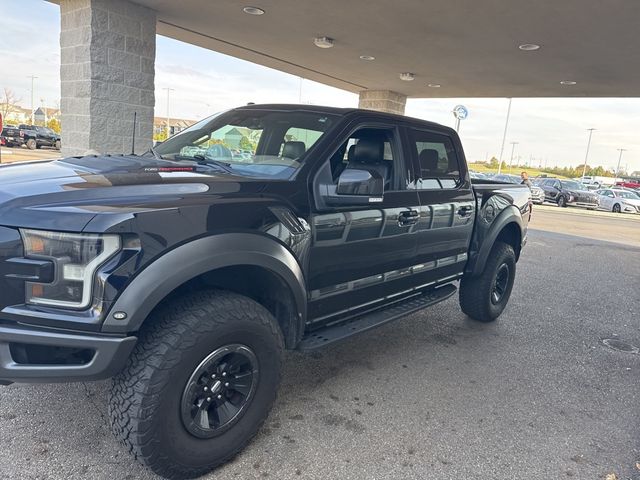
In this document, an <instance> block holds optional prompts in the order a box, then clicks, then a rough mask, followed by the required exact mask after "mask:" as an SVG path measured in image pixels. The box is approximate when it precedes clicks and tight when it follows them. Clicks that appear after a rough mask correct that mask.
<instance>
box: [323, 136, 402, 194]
mask: <svg viewBox="0 0 640 480" xmlns="http://www.w3.org/2000/svg"><path fill="white" fill-rule="evenodd" d="M395 144H396V131H395V130H394V129H384V128H361V129H359V130H356V131H355V132H354V133H352V134H351V135H350V136H349V138H348V139H347V140H345V141H344V142H343V143H342V145H341V146H340V147H339V148H338V150H337V151H336V152H335V153H334V154H333V155H332V157H331V159H330V164H331V175H332V177H333V180H334V182H335V183H337V181H338V178H339V177H340V174H341V173H342V172H343V171H345V170H346V169H359V170H369V171H375V172H376V173H377V174H379V175H380V176H381V177H382V180H383V184H384V191H385V192H386V191H390V190H405V189H406V188H407V185H406V184H407V182H411V181H413V179H412V178H411V177H412V174H411V171H409V170H408V169H407V170H406V171H405V169H406V166H405V165H404V163H403V162H402V161H401V160H402V159H401V158H400V155H399V154H398V152H397V151H396V148H395V147H394V145H395Z"/></svg>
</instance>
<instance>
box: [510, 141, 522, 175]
mask: <svg viewBox="0 0 640 480" xmlns="http://www.w3.org/2000/svg"><path fill="white" fill-rule="evenodd" d="M518 143H520V142H511V158H510V159H509V174H511V164H512V163H513V153H514V152H515V149H516V145H518Z"/></svg>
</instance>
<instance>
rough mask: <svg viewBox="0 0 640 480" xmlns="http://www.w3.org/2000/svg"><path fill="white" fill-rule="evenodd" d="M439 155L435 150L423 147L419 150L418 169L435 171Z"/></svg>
mask: <svg viewBox="0 0 640 480" xmlns="http://www.w3.org/2000/svg"><path fill="white" fill-rule="evenodd" d="M439 159H440V155H439V154H438V151H437V150H434V149H432V148H425V149H424V150H422V151H421V152H420V157H419V160H420V169H421V170H428V171H433V172H435V171H436V170H438V160H439Z"/></svg>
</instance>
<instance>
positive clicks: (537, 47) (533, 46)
mask: <svg viewBox="0 0 640 480" xmlns="http://www.w3.org/2000/svg"><path fill="white" fill-rule="evenodd" d="M518 48H519V49H520V50H524V51H525V52H533V51H534V50H540V45H536V44H535V43H523V44H522V45H519V46H518Z"/></svg>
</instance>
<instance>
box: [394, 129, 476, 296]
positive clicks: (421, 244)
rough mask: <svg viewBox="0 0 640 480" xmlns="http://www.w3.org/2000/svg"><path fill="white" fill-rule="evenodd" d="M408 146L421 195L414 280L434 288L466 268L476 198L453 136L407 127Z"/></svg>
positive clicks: (416, 183) (416, 184)
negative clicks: (416, 171) (414, 163)
mask: <svg viewBox="0 0 640 480" xmlns="http://www.w3.org/2000/svg"><path fill="white" fill-rule="evenodd" d="M407 134H408V135H407V140H406V141H407V151H409V152H410V153H411V155H412V156H413V158H414V159H415V160H416V165H417V170H418V175H417V176H418V178H417V181H416V182H415V187H414V188H416V190H417V192H418V195H419V199H420V220H419V222H418V224H417V225H416V227H415V233H416V238H417V251H416V262H415V263H416V264H417V266H416V267H414V275H415V281H416V282H417V285H418V286H424V287H429V286H432V285H437V284H438V283H442V282H447V281H451V280H452V279H454V278H457V277H458V276H459V275H461V274H462V273H463V271H464V267H465V265H466V263H467V255H468V252H469V245H470V242H471V236H472V233H473V221H474V217H475V208H476V207H475V197H474V195H473V191H472V190H471V184H470V181H469V179H467V178H465V176H464V175H463V172H464V168H461V166H463V165H464V162H465V160H464V158H460V156H459V154H458V153H457V152H458V151H459V152H461V151H462V148H461V147H459V148H458V149H456V148H455V147H454V140H453V139H452V138H451V137H450V136H448V135H446V134H444V133H440V132H432V131H426V130H420V129H414V128H408V129H407Z"/></svg>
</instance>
